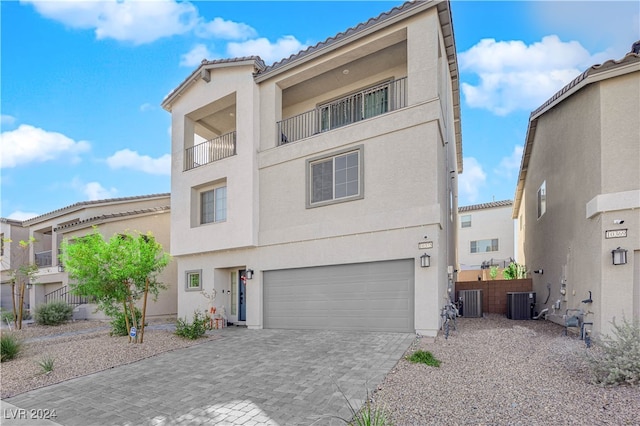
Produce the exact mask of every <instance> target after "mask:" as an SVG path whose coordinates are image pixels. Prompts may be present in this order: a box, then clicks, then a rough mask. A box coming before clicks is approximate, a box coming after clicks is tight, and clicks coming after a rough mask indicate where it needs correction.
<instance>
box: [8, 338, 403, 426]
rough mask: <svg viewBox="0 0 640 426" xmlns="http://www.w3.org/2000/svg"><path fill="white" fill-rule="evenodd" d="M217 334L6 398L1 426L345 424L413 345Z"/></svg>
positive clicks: (395, 341) (399, 340)
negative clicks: (47, 418) (37, 418)
mask: <svg viewBox="0 0 640 426" xmlns="http://www.w3.org/2000/svg"><path fill="white" fill-rule="evenodd" d="M219 336H220V338H218V339H215V340H212V341H208V342H206V343H203V344H199V345H195V346H192V347H189V348H185V349H180V350H176V351H173V352H167V353H164V354H161V355H159V356H156V357H153V358H149V359H146V360H143V361H140V362H136V363H133V364H130V365H126V366H122V367H118V368H115V369H112V370H107V371H103V372H100V373H96V374H92V375H89V376H85V377H80V378H77V379H73V380H70V381H68V382H63V383H59V384H56V385H53V386H48V387H46V388H41V389H37V390H34V391H31V392H27V393H24V394H21V395H18V396H15V397H13V398H9V399H6V400H4V401H2V402H3V404H2V424H3V425H5V426H8V425H32V424H36V423H34V421H33V420H34V419H33V416H32V414H38V413H40V414H43V413H46V411H44V412H43V410H49V412H51V411H52V410H55V414H56V416H57V417H56V418H55V419H52V420H54V421H55V422H56V423H58V424H62V425H66V426H73V425H79V426H87V425H100V426H102V425H132V426H133V425H136V426H137V425H198V424H212V425H248V426H252V425H280V426H284V425H311V424H316V425H339V424H344V422H343V421H340V420H338V419H337V418H336V417H341V418H344V419H347V420H348V419H350V418H351V413H350V410H349V406H348V404H347V400H346V398H348V400H349V401H350V403H351V404H352V405H353V406H354V407H356V408H358V407H360V406H361V405H362V403H363V402H364V400H365V398H366V394H367V390H368V389H369V390H374V389H375V388H376V387H377V385H378V384H379V383H381V382H382V380H383V378H384V376H385V375H386V374H387V373H388V372H389V371H390V370H391V369H392V368H393V367H394V366H395V364H396V363H397V362H398V360H399V359H400V358H401V357H402V355H403V354H404V352H405V351H406V350H407V348H408V347H409V346H410V345H411V343H412V342H413V340H414V338H415V335H413V334H402V333H370V332H355V331H325V330H248V329H245V328H236V327H230V328H226V329H223V330H220V334H219ZM70 356H73V354H70ZM22 409H24V410H22ZM38 410H39V411H38ZM15 417H26V419H23V420H19V419H18V420H14V419H13V418H15ZM10 418H11V419H10ZM314 422H315V423H314ZM45 423H46V422H40V423H37V424H45ZM49 424H54V423H49Z"/></svg>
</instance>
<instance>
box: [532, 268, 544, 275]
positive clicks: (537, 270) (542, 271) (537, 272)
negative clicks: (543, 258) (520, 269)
mask: <svg viewBox="0 0 640 426" xmlns="http://www.w3.org/2000/svg"><path fill="white" fill-rule="evenodd" d="M533 273H534V274H540V275H542V274H544V270H543V269H536V270H535V271H533Z"/></svg>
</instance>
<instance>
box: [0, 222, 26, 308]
mask: <svg viewBox="0 0 640 426" xmlns="http://www.w3.org/2000/svg"><path fill="white" fill-rule="evenodd" d="M28 239H29V230H28V229H26V228H24V227H23V226H22V222H20V221H18V220H13V219H7V218H4V217H3V218H0V307H1V308H2V309H3V310H6V311H11V310H13V301H12V299H11V298H12V294H11V280H12V276H11V271H12V270H15V269H17V267H18V266H19V265H20V264H22V263H23V262H25V261H28V258H27V256H28V254H27V253H26V252H24V251H23V250H22V249H21V248H20V245H19V244H20V241H27V240H28ZM28 295H29V293H28V291H25V301H24V305H25V306H24V307H23V308H24V309H25V310H26V309H29V298H28ZM16 303H18V300H17V299H16Z"/></svg>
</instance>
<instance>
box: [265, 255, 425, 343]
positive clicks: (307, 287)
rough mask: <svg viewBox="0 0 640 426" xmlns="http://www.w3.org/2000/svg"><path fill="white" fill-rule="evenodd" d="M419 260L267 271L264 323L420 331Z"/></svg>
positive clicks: (268, 325) (324, 327) (322, 327)
mask: <svg viewBox="0 0 640 426" xmlns="http://www.w3.org/2000/svg"><path fill="white" fill-rule="evenodd" d="M413 270H414V260H413V259H406V260H394V261H386V262H372V263H356V264H349V265H332V266H319V267H313V268H297V269H286V270H278V271H265V273H264V327H265V328H300V329H333V330H339V329H344V330H368V331H397V332H409V333H413V332H414V330H415V329H414V324H413V311H414V304H413V303H414V302H413V300H414V299H413V294H414V274H413Z"/></svg>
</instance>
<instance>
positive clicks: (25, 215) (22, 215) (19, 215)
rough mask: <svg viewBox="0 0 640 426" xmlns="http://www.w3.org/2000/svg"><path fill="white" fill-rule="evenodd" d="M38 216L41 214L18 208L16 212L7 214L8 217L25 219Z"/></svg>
mask: <svg viewBox="0 0 640 426" xmlns="http://www.w3.org/2000/svg"><path fill="white" fill-rule="evenodd" d="M36 216H40V213H33V212H23V211H22V210H16V211H15V212H13V213H11V214H10V215H9V216H7V219H13V220H19V221H23V220H27V219H31V218H33V217H36Z"/></svg>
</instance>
